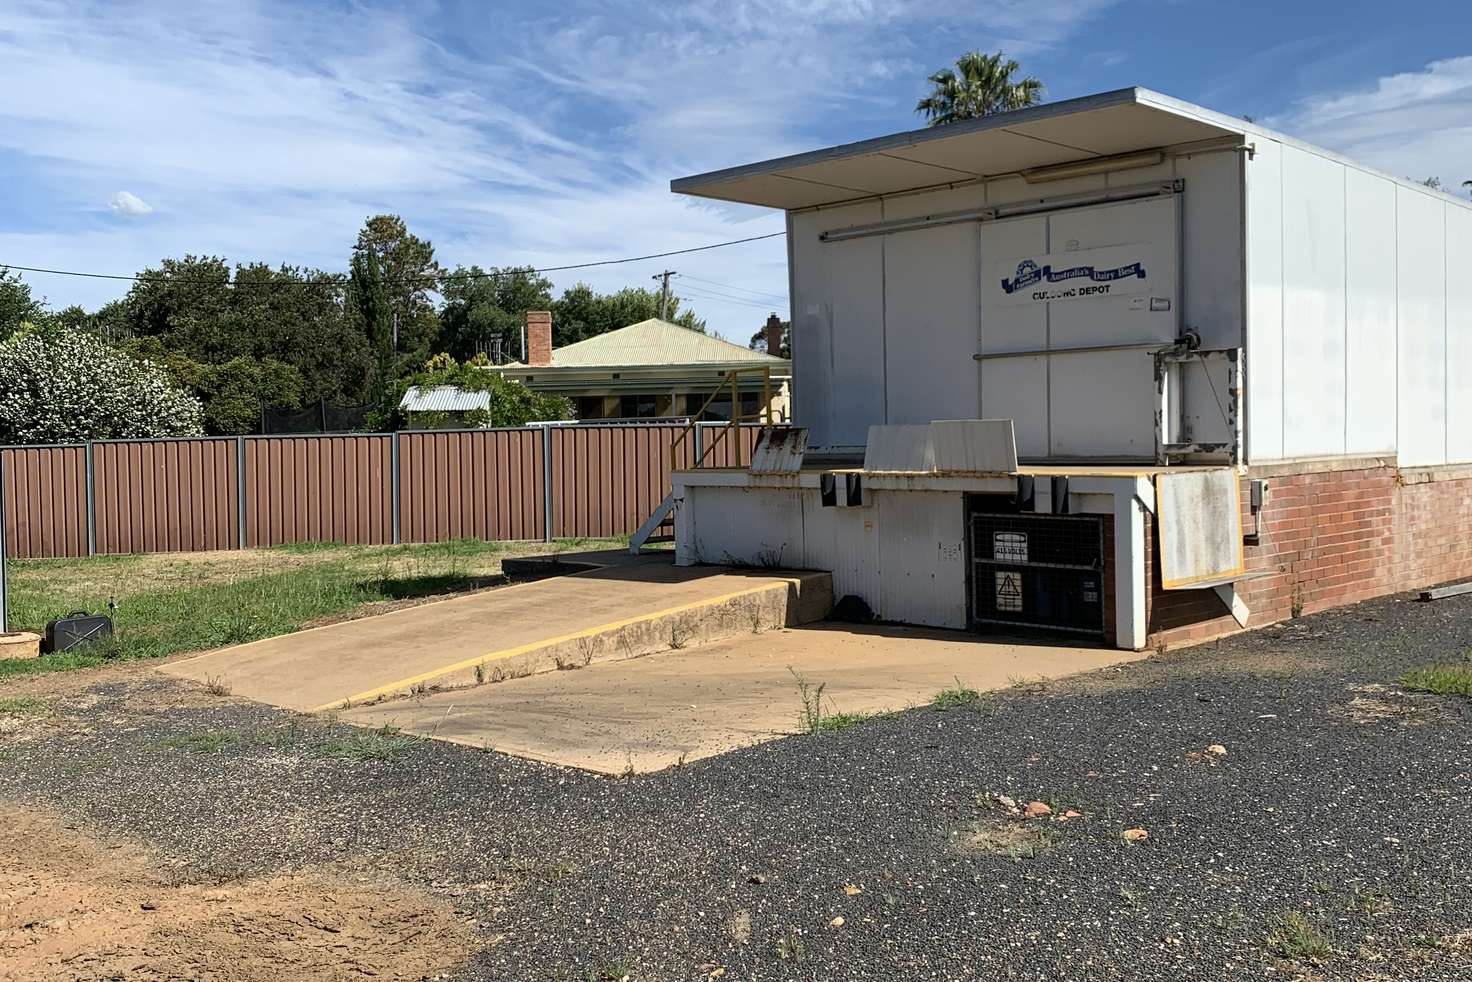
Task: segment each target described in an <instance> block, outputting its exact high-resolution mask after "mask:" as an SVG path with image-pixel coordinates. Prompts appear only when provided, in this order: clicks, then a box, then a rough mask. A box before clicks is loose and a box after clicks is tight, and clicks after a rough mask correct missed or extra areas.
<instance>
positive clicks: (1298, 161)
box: [1283, 147, 1345, 457]
mask: <svg viewBox="0 0 1472 982" xmlns="http://www.w3.org/2000/svg"><path fill="white" fill-rule="evenodd" d="M1344 170H1345V168H1344V165H1342V164H1340V163H1338V162H1336V161H1333V160H1329V159H1327V158H1325V157H1320V156H1318V155H1317V154H1311V153H1308V152H1306V151H1303V150H1299V149H1297V148H1295V147H1285V148H1283V255H1284V257H1285V258H1286V257H1292V261H1291V262H1285V263H1284V265H1283V343H1284V356H1283V357H1284V368H1283V370H1284V376H1283V454H1284V456H1286V457H1322V456H1329V455H1332V454H1342V453H1343V452H1344V306H1345V280H1344V254H1345V239H1344V229H1345V223H1344V201H1345V192H1344Z"/></svg>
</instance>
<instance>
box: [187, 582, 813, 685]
mask: <svg viewBox="0 0 1472 982" xmlns="http://www.w3.org/2000/svg"><path fill="white" fill-rule="evenodd" d="M831 604H832V592H831V585H830V580H829V577H828V574H826V573H784V572H782V571H765V570H760V571H746V570H732V569H728V568H722V567H677V566H675V565H674V562H673V555H672V554H670V553H664V554H662V555H658V554H656V555H654V556H652V557H645V558H643V559H641V560H640V561H634V562H626V563H620V564H616V565H610V566H607V567H602V568H594V569H590V570H587V571H584V572H580V573H574V574H571V575H567V576H560V577H556V578H553V579H544V580H538V581H536V582H532V583H522V584H517V585H513V586H506V587H500V588H498V589H494V590H488V591H485V592H481V593H474V594H468V595H465V596H460V597H454V598H451V599H448V600H442V601H437V602H434V603H428V604H421V605H419V606H415V607H409V608H405V609H401V610H396V611H392V612H389V613H385V614H380V615H376V616H372V617H364V618H360V619H358V620H352V621H345V622H342V623H338V624H331V625H326V626H323V627H316V628H311V629H309V630H305V631H299V632H297V633H295V634H288V635H283V636H281V637H276V638H267V639H265V640H262V641H254V642H251V643H249V644H243V645H237V646H235V647H232V648H222V649H219V650H217V651H211V652H206V653H205V654H202V655H197V656H195V657H193V658H187V659H182V660H180V661H176V662H172V663H170V664H167V665H163V666H160V668H161V670H162V671H164V672H167V673H169V674H171V675H176V676H180V677H183V678H189V679H194V680H196V681H201V682H203V681H208V680H210V679H218V680H221V681H222V682H224V683H225V684H227V685H229V686H230V688H231V691H232V692H234V693H235V694H236V695H240V696H245V697H246V698H249V699H255V700H258V701H260V702H266V703H270V704H272V705H276V706H284V707H286V708H288V709H299V710H306V711H316V710H322V709H331V708H338V707H340V706H343V705H345V704H355V703H360V702H364V701H367V700H370V699H374V698H380V697H384V696H387V695H392V694H394V693H396V692H407V691H410V690H411V689H412V688H413V687H416V686H421V685H429V684H431V683H433V684H440V683H441V682H443V683H445V684H465V683H471V682H473V681H475V680H476V678H477V673H476V668H477V666H482V668H481V669H480V672H481V674H483V675H485V676H488V677H516V676H521V675H530V674H533V673H535V672H538V671H544V670H550V669H552V668H554V667H560V666H562V665H563V664H564V661H563V659H566V660H567V661H568V662H571V663H575V664H580V665H588V664H591V663H593V662H595V661H604V660H613V659H617V658H627V657H636V656H639V655H644V654H648V653H649V652H650V651H654V650H659V649H664V648H668V647H670V646H671V644H672V643H688V644H695V643H701V642H703V641H706V640H710V639H713V638H723V637H730V636H732V635H735V634H738V633H745V634H749V633H750V632H751V630H752V626H753V624H759V625H762V626H766V627H778V628H780V627H782V626H783V625H784V624H798V623H804V622H807V621H812V620H817V619H818V618H820V617H823V616H825V615H826V614H827V612H828V610H829V608H830V607H831Z"/></svg>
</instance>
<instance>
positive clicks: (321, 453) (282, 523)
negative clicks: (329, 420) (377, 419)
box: [245, 434, 393, 547]
mask: <svg viewBox="0 0 1472 982" xmlns="http://www.w3.org/2000/svg"><path fill="white" fill-rule="evenodd" d="M389 439H390V438H389V437H387V436H383V435H378V434H373V435H369V434H365V435H361V436H360V435H343V436H283V437H274V436H272V437H249V438H247V440H246V441H245V488H246V496H245V497H246V500H245V542H246V545H247V546H251V547H260V546H274V545H282V544H285V543H291V542H343V543H347V544H349V545H379V544H382V543H386V542H389V541H391V540H392V538H393V530H392V517H391V514H390V511H389V508H390V499H391V497H392V489H391V482H392V474H391V473H390V469H389V453H390V450H389Z"/></svg>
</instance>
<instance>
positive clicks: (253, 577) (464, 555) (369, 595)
mask: <svg viewBox="0 0 1472 982" xmlns="http://www.w3.org/2000/svg"><path fill="white" fill-rule="evenodd" d="M625 544H627V540H622V541H621V540H608V539H558V540H555V541H553V542H551V543H543V542H533V543H521V542H481V541H478V540H461V541H455V542H436V543H424V544H415V545H398V546H342V545H335V544H322V543H312V544H309V545H292V546H278V547H276V548H273V549H248V550H243V551H221V552H200V553H168V554H161V555H150V556H93V557H89V558H86V559H25V560H11V561H10V562H9V563H8V564H7V570H8V573H9V576H8V583H9V599H10V627H11V629H12V630H31V631H36V632H40V631H41V630H42V629H43V628H44V627H45V625H46V622H47V621H49V620H51V619H53V618H57V617H63V616H65V615H66V614H68V613H70V612H72V611H74V610H87V611H90V612H92V613H106V612H107V609H108V601H109V600H110V599H111V600H115V601H116V602H117V610H116V613H115V615H114V627H115V631H116V637H115V638H114V640H113V642H112V643H111V644H105V645H100V646H98V647H95V648H87V649H82V650H79V651H77V652H68V653H65V654H57V655H44V656H42V657H41V658H30V659H23V658H13V659H0V678H4V677H7V676H12V675H24V674H30V673H33V672H47V671H57V670H62V669H71V668H85V667H88V666H90V665H97V664H101V663H102V662H103V661H104V660H106V659H108V658H156V657H159V656H162V655H170V654H173V653H175V652H178V651H200V650H204V649H207V648H218V647H221V646H224V645H231V644H241V643H243V642H246V641H255V640H257V639H259V638H267V637H271V636H273V635H277V634H286V633H289V632H291V631H295V630H298V629H299V628H301V627H304V626H307V625H309V624H311V623H313V622H314V621H320V620H323V619H326V618H331V617H335V616H341V615H344V614H349V613H351V612H353V611H354V610H356V609H359V608H362V607H363V606H365V605H367V604H372V603H378V602H383V601H393V600H404V599H408V598H412V597H423V596H429V595H433V594H442V593H453V592H457V591H463V590H470V589H474V588H476V587H480V586H486V585H489V584H491V583H493V582H495V580H494V577H496V576H498V575H499V574H500V572H501V560H502V559H503V558H507V557H512V556H527V555H544V554H546V553H550V552H568V551H574V550H589V549H612V548H617V547H619V546H621V545H625Z"/></svg>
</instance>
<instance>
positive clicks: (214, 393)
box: [122, 338, 302, 436]
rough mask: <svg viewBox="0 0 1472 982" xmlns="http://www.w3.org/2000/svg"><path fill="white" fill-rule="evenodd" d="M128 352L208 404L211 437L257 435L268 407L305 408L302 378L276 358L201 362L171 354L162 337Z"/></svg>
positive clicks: (133, 344) (136, 342)
mask: <svg viewBox="0 0 1472 982" xmlns="http://www.w3.org/2000/svg"><path fill="white" fill-rule="evenodd" d="M122 350H123V351H125V352H126V353H127V354H129V355H131V356H133V357H134V358H136V359H138V360H140V361H147V362H149V363H151V364H153V365H156V366H158V367H159V368H161V369H162V370H163V371H164V373H165V374H166V375H167V376H168V377H169V380H170V381H171V382H173V383H174V384H175V385H177V386H179V387H180V388H182V389H184V390H186V391H188V392H190V393H191V394H193V395H194V396H196V397H197V398H198V399H199V400H200V402H201V403H203V405H204V431H205V433H207V434H209V435H210V436H235V435H237V434H242V433H256V432H259V431H260V427H261V411H262V410H263V409H264V408H267V407H269V408H272V409H298V408H300V407H301V406H302V377H301V374H300V373H299V372H298V371H297V370H296V369H295V368H294V367H292V366H291V365H289V364H287V363H285V362H282V361H277V360H276V359H274V358H260V359H257V358H232V359H231V360H230V361H227V362H224V363H222V364H210V363H208V362H198V361H194V360H193V359H192V358H190V357H188V356H187V355H184V354H181V353H180V352H177V351H169V350H167V349H166V348H164V346H163V344H162V343H161V342H160V341H159V340H158V339H157V338H134V339H132V340H130V341H126V342H124V343H123V345H122Z"/></svg>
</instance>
